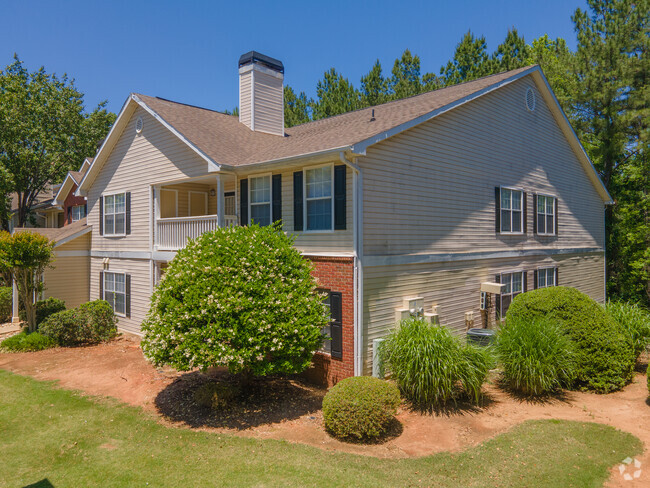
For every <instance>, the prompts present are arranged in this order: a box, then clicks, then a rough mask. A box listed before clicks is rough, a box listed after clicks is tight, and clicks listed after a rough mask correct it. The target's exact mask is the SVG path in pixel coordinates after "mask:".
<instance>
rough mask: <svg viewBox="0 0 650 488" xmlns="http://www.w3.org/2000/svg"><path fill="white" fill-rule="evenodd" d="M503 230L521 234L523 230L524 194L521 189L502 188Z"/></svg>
mask: <svg viewBox="0 0 650 488" xmlns="http://www.w3.org/2000/svg"><path fill="white" fill-rule="evenodd" d="M500 193H501V232H503V233H512V234H520V233H521V232H522V231H523V230H522V229H523V221H524V212H523V199H524V194H523V192H522V191H521V190H513V189H511V188H501V192H500Z"/></svg>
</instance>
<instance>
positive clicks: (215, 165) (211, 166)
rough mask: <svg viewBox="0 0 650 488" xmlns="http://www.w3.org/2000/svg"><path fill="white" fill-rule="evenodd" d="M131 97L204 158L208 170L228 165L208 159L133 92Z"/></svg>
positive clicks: (215, 169)
mask: <svg viewBox="0 0 650 488" xmlns="http://www.w3.org/2000/svg"><path fill="white" fill-rule="evenodd" d="M131 98H132V99H133V100H135V102H136V103H137V104H138V105H140V106H141V107H142V108H143V109H144V110H146V111H147V112H148V113H149V115H151V116H152V117H153V118H154V119H156V120H157V121H158V122H160V123H161V124H162V125H164V126H165V127H166V128H167V129H168V130H169V131H170V132H171V133H172V134H174V135H175V136H176V137H178V138H179V139H180V140H181V141H183V142H184V143H185V144H186V145H187V146H188V147H189V148H190V149H191V150H192V151H194V152H195V153H197V154H198V155H199V156H200V157H201V158H202V159H204V160H205V161H206V162H207V163H208V172H215V171H220V170H221V168H222V167H228V166H226V165H224V164H221V163H217V162H216V161H213V160H212V159H210V158H209V157H208V155H207V154H205V153H204V152H203V151H201V150H200V149H199V148H198V147H196V146H195V145H194V144H192V143H191V142H190V141H189V139H188V138H187V137H185V136H184V135H183V134H181V133H180V132H179V131H178V130H177V129H175V128H174V127H173V126H172V125H171V124H169V123H168V122H167V121H166V120H165V119H163V118H162V117H161V116H160V115H158V113H157V112H155V111H154V110H153V109H152V108H151V107H149V106H148V105H147V104H146V103H144V102H143V101H142V100H141V99H140V98H139V97H138V96H137V95H135V94H133V95H131Z"/></svg>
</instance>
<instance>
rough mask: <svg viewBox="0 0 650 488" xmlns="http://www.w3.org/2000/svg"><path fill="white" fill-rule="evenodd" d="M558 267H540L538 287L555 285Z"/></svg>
mask: <svg viewBox="0 0 650 488" xmlns="http://www.w3.org/2000/svg"><path fill="white" fill-rule="evenodd" d="M556 270H557V268H539V269H538V270H537V288H546V287H549V286H555V272H556Z"/></svg>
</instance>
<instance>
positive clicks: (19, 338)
mask: <svg viewBox="0 0 650 488" xmlns="http://www.w3.org/2000/svg"><path fill="white" fill-rule="evenodd" d="M54 346H56V341H55V340H54V339H52V338H50V337H47V336H44V335H43V334H39V333H38V332H32V333H31V334H30V333H27V332H21V333H19V334H16V335H13V336H11V337H8V338H7V339H5V340H4V341H2V342H1V343H0V349H4V350H6V351H11V352H31V351H42V350H43V349H49V348H50V347H54Z"/></svg>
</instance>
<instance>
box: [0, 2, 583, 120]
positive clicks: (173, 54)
mask: <svg viewBox="0 0 650 488" xmlns="http://www.w3.org/2000/svg"><path fill="white" fill-rule="evenodd" d="M577 7H580V8H585V2H584V1H575V2H572V1H568V0H545V1H527V0H495V1H485V0H483V1H476V0H472V1H470V0H455V1H453V2H441V1H428V2H427V1H405V0H402V1H399V0H392V1H383V0H382V1H374V2H370V1H358V2H354V1H348V2H345V1H329V2H308V1H302V2H279V1H278V2H262V1H259V2H246V1H230V2H217V1H192V0H176V1H167V0H159V1H156V2H154V1H148V0H139V1H135V0H130V1H120V0H116V1H110V2H108V1H105V2H99V1H95V0H85V1H65V0H60V1H57V2H53V1H31V0H17V1H11V2H10V1H7V0H0V13H1V14H2V17H3V18H4V22H3V27H2V29H0V66H2V67H4V66H6V65H7V64H9V63H10V62H11V61H12V56H13V53H14V52H16V53H18V55H19V56H20V58H21V59H22V60H23V61H24V62H25V64H26V65H27V67H28V68H29V69H30V70H31V69H36V68H38V67H40V66H41V65H43V66H45V68H46V70H47V71H48V72H56V73H57V74H63V73H68V75H70V76H72V77H74V78H75V79H76V84H77V86H78V88H79V89H80V90H81V91H82V92H84V93H85V94H86V105H87V107H88V108H92V107H93V106H94V105H95V104H96V103H97V102H99V101H100V100H105V99H106V100H108V102H109V105H108V107H109V109H110V110H112V111H115V112H117V111H119V109H120V107H121V106H122V103H123V102H124V100H125V99H126V97H127V96H128V94H129V93H131V92H139V93H144V94H147V95H153V96H161V97H165V98H169V99H172V100H177V101H181V102H184V103H190V104H195V105H200V106H204V107H208V108H213V109H218V110H223V109H232V108H233V107H234V106H235V105H236V104H237V91H238V84H237V83H238V80H237V60H238V59H239V55H240V54H242V53H244V52H247V51H250V50H256V51H259V52H262V53H264V54H268V55H270V56H273V57H276V58H278V59H280V60H282V61H283V62H284V65H285V70H286V72H285V82H286V83H288V84H289V85H291V86H292V87H294V89H296V90H304V91H305V92H307V94H308V95H309V96H313V95H314V93H315V87H316V82H317V81H318V80H319V79H320V78H321V77H322V75H323V72H324V71H325V70H327V69H329V68H330V67H332V66H334V67H335V68H337V69H338V70H339V71H340V72H342V73H343V75H344V76H346V77H348V78H349V79H350V80H351V81H352V82H353V83H354V84H355V85H357V86H358V84H359V79H360V77H361V76H362V75H363V74H365V73H366V72H367V71H368V70H369V69H370V67H371V66H372V64H373V62H374V61H375V59H379V60H380V61H381V63H382V66H383V68H384V72H385V73H389V72H390V69H391V68H392V64H393V61H394V60H395V58H396V57H398V56H399V55H401V53H402V52H403V51H404V49H405V48H409V49H410V50H411V51H412V52H414V53H416V54H418V55H419V56H420V58H421V60H422V72H423V73H424V72H427V71H433V72H435V73H438V71H439V69H440V66H441V65H442V64H443V63H445V62H446V61H447V60H449V59H450V58H451V56H452V55H453V51H454V47H455V46H456V44H457V43H458V42H459V40H460V38H461V37H462V35H463V34H464V33H465V32H467V30H468V29H469V30H471V31H472V32H474V33H475V34H482V35H484V36H485V37H486V39H487V43H488V49H489V50H490V51H492V50H494V49H495V48H496V46H497V45H498V44H499V43H500V42H501V41H502V40H503V38H504V37H505V35H506V32H507V30H508V28H509V27H512V26H514V27H516V28H517V29H518V30H519V33H520V34H521V35H523V36H524V37H525V38H526V40H527V41H529V42H530V41H531V40H532V39H534V38H536V37H539V36H540V35H543V34H549V36H551V37H553V38H555V37H564V38H565V39H566V40H567V42H568V44H569V46H570V47H571V48H575V34H574V32H573V24H572V22H571V19H570V17H571V14H572V13H573V11H574V10H575V9H576V8H577Z"/></svg>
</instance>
